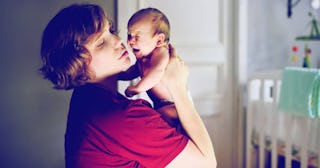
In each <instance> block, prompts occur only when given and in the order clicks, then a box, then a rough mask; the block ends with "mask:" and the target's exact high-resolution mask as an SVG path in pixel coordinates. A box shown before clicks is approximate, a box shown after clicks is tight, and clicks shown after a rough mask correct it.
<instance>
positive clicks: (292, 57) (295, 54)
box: [291, 45, 299, 63]
mask: <svg viewBox="0 0 320 168" xmlns="http://www.w3.org/2000/svg"><path fill="white" fill-rule="evenodd" d="M298 50H299V47H298V46H296V45H295V46H293V47H292V51H293V55H292V56H291V61H292V62H294V63H296V62H298V56H297V53H298Z"/></svg>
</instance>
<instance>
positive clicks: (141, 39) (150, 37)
mask: <svg viewBox="0 0 320 168" xmlns="http://www.w3.org/2000/svg"><path fill="white" fill-rule="evenodd" d="M157 42H158V35H155V34H154V29H153V25H152V22H151V20H149V18H143V19H141V20H139V21H137V22H136V23H134V24H133V25H131V26H130V27H128V45H129V46H130V48H131V49H132V52H133V53H134V55H135V56H136V58H137V59H140V58H143V57H145V56H148V55H149V54H150V53H151V52H152V51H153V50H154V49H155V48H156V46H157Z"/></svg>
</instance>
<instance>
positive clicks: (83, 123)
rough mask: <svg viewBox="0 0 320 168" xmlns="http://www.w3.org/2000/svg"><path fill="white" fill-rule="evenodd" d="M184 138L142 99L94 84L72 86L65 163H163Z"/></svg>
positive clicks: (70, 167)
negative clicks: (110, 90)
mask: <svg viewBox="0 0 320 168" xmlns="http://www.w3.org/2000/svg"><path fill="white" fill-rule="evenodd" d="M187 142H188V138H187V137H186V136H184V135H183V134H181V133H179V132H178V131H177V130H176V129H175V128H172V127H170V126H169V124H168V123H167V122H166V121H164V120H163V119H162V118H161V115H160V114H159V113H158V112H156V111H155V110H153V109H152V107H151V105H150V104H149V103H148V102H147V101H145V100H142V99H138V100H129V99H127V98H125V97H124V96H122V95H120V94H119V93H117V94H112V93H110V92H108V91H106V90H104V89H102V88H99V87H96V86H93V85H86V86H83V87H79V88H76V89H75V90H74V92H73V95H72V98H71V102H70V109H69V115H68V123H67V130H66V134H65V154H66V167H67V168H74V167H76V168H106V167H130V168H131V167H153V168H154V167H165V166H166V165H167V164H168V163H170V162H171V161H172V160H173V159H174V158H175V157H176V156H177V155H178V154H179V153H180V152H181V151H182V150H183V149H184V147H185V146H186V144H187Z"/></svg>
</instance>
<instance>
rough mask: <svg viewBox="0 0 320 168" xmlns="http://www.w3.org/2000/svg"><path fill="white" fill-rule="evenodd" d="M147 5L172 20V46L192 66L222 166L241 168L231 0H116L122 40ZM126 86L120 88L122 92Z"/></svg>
mask: <svg viewBox="0 0 320 168" xmlns="http://www.w3.org/2000/svg"><path fill="white" fill-rule="evenodd" d="M146 7H155V8H158V9H160V10H161V11H162V12H163V13H164V14H165V15H166V16H167V17H168V19H169V22H170V26H171V37H170V38H171V43H172V44H173V45H174V46H175V47H176V49H177V52H178V54H179V55H180V56H181V57H182V59H183V60H184V61H185V62H186V63H187V64H188V66H189V71H190V78H189V90H190V92H191V96H192V98H193V101H194V103H195V106H196V108H197V110H198V112H199V113H200V115H201V116H202V117H203V119H204V121H205V124H206V126H207V128H208V131H209V134H210V135H211V137H212V141H213V144H214V148H215V152H216V155H217V160H218V167H221V168H229V167H238V166H236V165H237V161H235V160H236V157H237V156H236V155H235V153H237V151H236V148H235V143H236V138H237V137H234V135H236V134H235V130H236V129H235V128H234V126H235V125H236V124H234V114H235V112H233V111H234V109H236V108H234V104H235V103H234V102H235V101H234V100H235V99H234V98H233V97H234V96H233V95H234V94H233V92H234V91H232V90H234V89H232V87H233V86H234V85H232V84H231V83H232V75H233V74H232V70H231V67H232V61H231V58H232V57H231V53H233V51H232V50H231V42H230V41H231V40H230V39H232V37H231V35H232V34H233V33H232V32H230V31H231V30H232V29H230V27H232V25H230V19H229V18H230V16H229V14H228V12H230V11H231V4H230V1H229V0H197V1H194V0H174V1H172V0H118V30H119V31H120V36H121V37H122V38H123V40H124V41H126V33H127V31H126V24H127V22H128V20H129V18H130V16H131V15H132V14H133V13H134V12H136V11H137V10H139V9H141V8H146ZM229 26H230V27H229ZM127 85H128V84H127V83H120V84H119V86H120V89H124V88H126V86H127ZM142 97H144V96H143V95H142Z"/></svg>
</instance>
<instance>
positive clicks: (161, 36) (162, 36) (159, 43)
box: [157, 33, 166, 47]
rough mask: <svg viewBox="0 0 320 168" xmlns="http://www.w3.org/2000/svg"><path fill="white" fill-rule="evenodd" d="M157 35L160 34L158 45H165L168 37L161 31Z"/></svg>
mask: <svg viewBox="0 0 320 168" xmlns="http://www.w3.org/2000/svg"><path fill="white" fill-rule="evenodd" d="M157 36H158V41H157V47H161V46H163V44H164V40H165V38H166V37H165V35H164V34H163V33H160V34H158V35H157Z"/></svg>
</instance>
